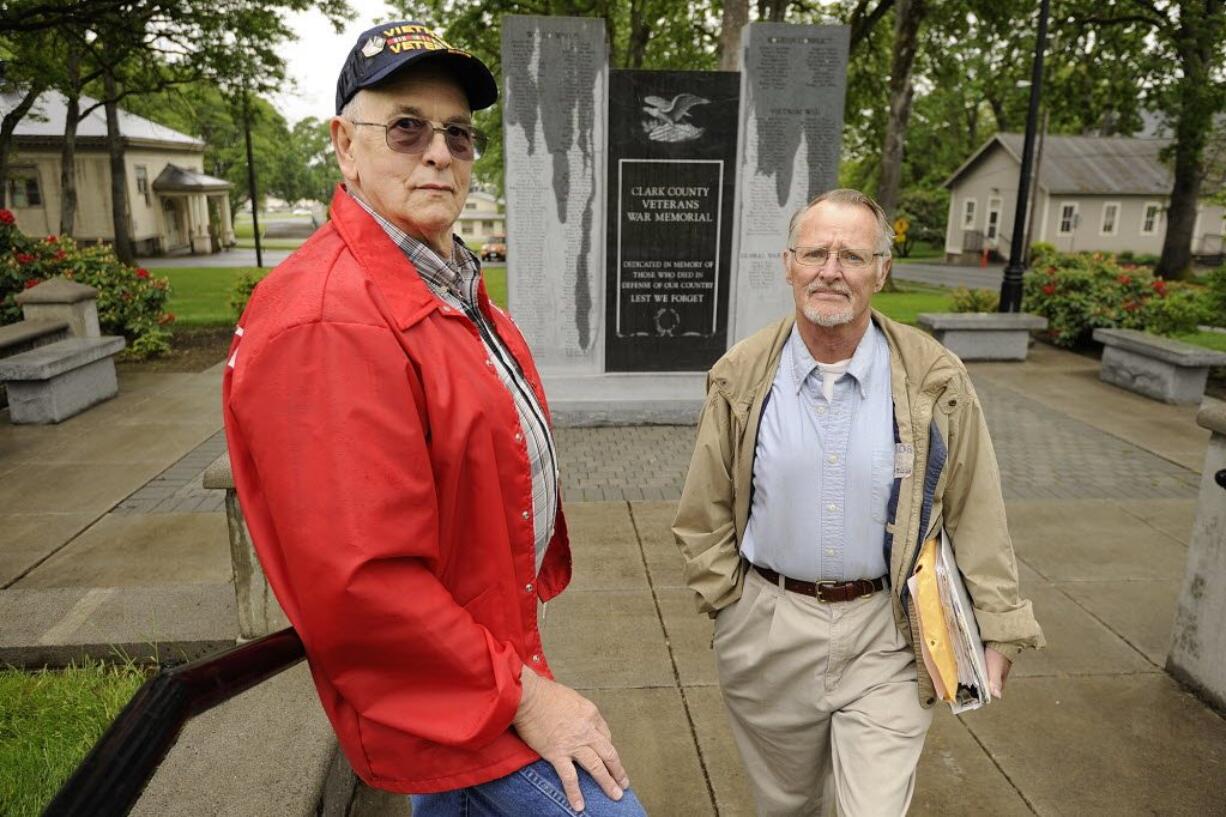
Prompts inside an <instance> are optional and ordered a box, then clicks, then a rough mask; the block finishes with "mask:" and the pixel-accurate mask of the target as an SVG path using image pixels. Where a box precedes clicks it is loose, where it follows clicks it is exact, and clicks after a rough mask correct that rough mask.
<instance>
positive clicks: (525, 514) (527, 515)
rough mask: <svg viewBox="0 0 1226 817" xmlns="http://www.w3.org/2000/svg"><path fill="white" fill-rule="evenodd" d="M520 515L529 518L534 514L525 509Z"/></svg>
mask: <svg viewBox="0 0 1226 817" xmlns="http://www.w3.org/2000/svg"><path fill="white" fill-rule="evenodd" d="M520 516H522V517H523V518H524V519H527V518H528V517H530V516H532V514H530V513H528V512H527V511H524V512H523V513H521V514H520Z"/></svg>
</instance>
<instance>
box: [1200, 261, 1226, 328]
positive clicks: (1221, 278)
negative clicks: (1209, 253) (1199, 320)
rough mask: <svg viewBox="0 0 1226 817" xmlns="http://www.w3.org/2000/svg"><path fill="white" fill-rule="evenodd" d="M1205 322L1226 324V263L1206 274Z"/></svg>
mask: <svg viewBox="0 0 1226 817" xmlns="http://www.w3.org/2000/svg"><path fill="white" fill-rule="evenodd" d="M1205 312H1206V314H1205V322H1206V323H1208V324H1210V325H1211V326H1226V265H1223V266H1220V267H1218V268H1217V269H1214V270H1210V272H1209V274H1208V275H1206V276H1205Z"/></svg>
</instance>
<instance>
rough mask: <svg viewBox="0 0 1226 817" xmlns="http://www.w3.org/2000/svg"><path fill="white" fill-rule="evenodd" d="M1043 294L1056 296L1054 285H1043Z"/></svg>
mask: <svg viewBox="0 0 1226 817" xmlns="http://www.w3.org/2000/svg"><path fill="white" fill-rule="evenodd" d="M1043 294H1044V295H1055V294H1056V285H1055V284H1044V285H1043Z"/></svg>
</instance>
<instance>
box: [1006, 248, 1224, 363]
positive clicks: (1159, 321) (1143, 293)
mask: <svg viewBox="0 0 1226 817" xmlns="http://www.w3.org/2000/svg"><path fill="white" fill-rule="evenodd" d="M1032 253H1033V260H1032V262H1031V271H1030V272H1029V273H1027V274H1026V277H1025V283H1024V296H1023V300H1022V308H1023V309H1024V310H1025V311H1027V312H1032V313H1034V314H1036V315H1042V316H1043V317H1045V318H1047V322H1048V329H1047V331H1048V335H1049V337H1050V339H1051V341H1052V342H1053V343H1055V344H1056V345H1057V346H1080V345H1083V344H1086V343H1088V342H1089V340H1090V337H1091V335H1092V334H1093V332H1094V330H1095V329H1096V328H1098V327H1114V328H1120V329H1140V330H1145V331H1149V332H1154V333H1157V334H1166V335H1173V334H1180V333H1182V332H1191V331H1194V330H1195V329H1196V325H1197V324H1198V323H1199V322H1201V321H1203V320H1204V318H1205V314H1206V311H1207V309H1208V304H1207V300H1206V296H1205V295H1204V294H1203V291H1202V290H1201V289H1200V288H1199V287H1189V286H1188V285H1186V284H1181V283H1176V282H1168V281H1164V280H1162V279H1161V278H1154V276H1153V274H1152V273H1151V272H1150V271H1149V270H1148V269H1146V268H1143V267H1139V266H1137V265H1135V264H1121V263H1120V262H1119V261H1118V260H1117V259H1116V258H1115V256H1113V255H1110V254H1106V253H1073V254H1066V253H1059V252H1056V250H1055V248H1053V247H1051V246H1050V245H1043V244H1036V245H1034V247H1033V248H1032Z"/></svg>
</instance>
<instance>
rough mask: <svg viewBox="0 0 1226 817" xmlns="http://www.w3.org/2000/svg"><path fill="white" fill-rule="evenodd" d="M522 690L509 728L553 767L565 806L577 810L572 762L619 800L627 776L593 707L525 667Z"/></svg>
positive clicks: (580, 803)
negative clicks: (513, 729) (559, 783)
mask: <svg viewBox="0 0 1226 817" xmlns="http://www.w3.org/2000/svg"><path fill="white" fill-rule="evenodd" d="M520 680H521V682H522V683H523V686H524V692H523V697H522V698H520V701H519V709H518V710H516V712H515V718H514V719H513V720H512V721H511V725H512V726H514V727H515V731H516V732H518V733H519V737H520V738H521V739H522V740H523V742H524V743H526V744H528V745H529V746H531V747H532V749H533V750H534V751H536V752H537V753H538V754H539V755H540V756H541V757H543V758H545V760H547V761H549V762H550V763H551V764H553V768H554V769H556V770H557V772H558V777H560V778H562V788H563V789H564V790H565V791H566V799H567V800H569V801H570V805H571V808H573V809H574V810H575V811H583V795H582V794H581V793H580V791H579V773H578V772H577V771H575V764H576V763H578V764H579V765H580V766H582V767H583V768H584V769H586V770H587V772H588V774H590V775H591V776H592V777H593V778H594V779H595V780H596V782H597V783H599V784H600V788H602V789H604V792H605V794H607V795H609V797H611V798H612V799H614V800H620V799H621V797H622V789H624V788H626V787H628V786H629V785H630V778H629V777H627V776H626V770H625V769H624V768H622V762H621V758H619V757H618V756H617V750H616V749H614V748H613V734H612V732H610V731H609V725H608V724H607V723H605V719H604V718H603V717H602V716H601V714H600V711H599V710H597V709H596V705H595V704H594V703H592V702H591V701H589V700H588V699H587V698H584V697H583V696H582V695H580V694H579V693H578V692H575V691H574V690H573V689H571V688H570V687H567V686H563V685H562V684H559V683H556V682H554V681H550V680H549V679H547V678H542V677H541V676H539V675H537V674H536V673H535V672H533V671H532V670H531V669H530V668H529V667H526V666H525V667H524V670H523V672H522V674H521V676H520Z"/></svg>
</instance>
